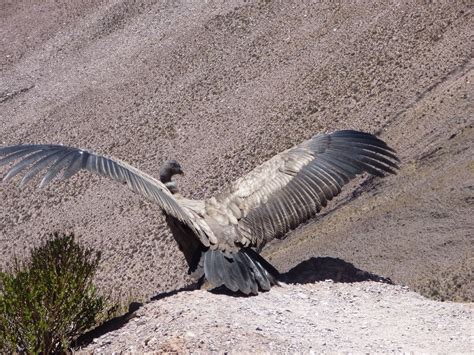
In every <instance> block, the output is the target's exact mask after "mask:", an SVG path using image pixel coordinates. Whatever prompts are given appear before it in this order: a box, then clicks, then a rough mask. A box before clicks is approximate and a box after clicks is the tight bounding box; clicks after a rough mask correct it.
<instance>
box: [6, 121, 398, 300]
mask: <svg viewBox="0 0 474 355" xmlns="http://www.w3.org/2000/svg"><path fill="white" fill-rule="evenodd" d="M0 157H3V158H1V159H0V166H2V165H6V164H9V163H12V162H15V161H18V160H19V161H18V162H17V163H16V164H15V165H13V166H12V167H11V168H10V170H9V171H8V172H7V173H6V174H5V175H4V178H3V180H4V181H7V180H10V179H11V178H13V177H14V176H16V175H18V174H20V173H22V172H24V173H25V174H24V175H23V178H22V179H21V182H20V185H24V184H26V183H27V182H28V181H30V180H31V179H33V178H34V177H35V176H36V175H37V174H38V173H39V172H40V171H42V170H45V171H46V173H45V175H44V176H43V177H42V180H41V182H40V187H42V186H44V185H46V184H47V183H49V182H50V181H51V180H53V179H54V178H55V177H59V178H62V179H67V178H69V177H71V176H73V175H74V174H75V173H77V172H78V171H80V170H82V169H84V170H88V171H90V172H93V173H96V174H99V175H101V176H104V177H108V178H110V179H113V180H115V181H118V182H121V183H123V184H126V185H127V186H128V187H129V188H130V189H131V190H133V191H134V192H136V193H139V194H141V195H143V196H144V197H146V198H148V199H149V200H151V201H152V202H154V203H156V204H157V205H158V206H159V207H160V208H161V209H162V210H163V212H164V214H165V216H166V221H167V223H168V225H169V227H170V229H171V231H172V233H173V236H174V238H175V239H176V241H177V243H178V245H179V248H180V250H181V251H182V252H183V254H184V256H185V258H186V261H187V263H188V265H189V272H190V274H191V275H193V277H195V278H196V279H197V280H201V281H206V283H207V285H208V286H210V287H211V288H215V287H220V286H225V287H226V288H228V289H229V290H232V291H240V292H242V293H244V294H257V293H258V291H259V290H263V291H267V290H269V289H270V287H271V286H272V285H275V284H278V271H277V270H276V269H275V268H274V267H273V266H272V265H270V263H268V262H267V261H266V260H265V259H263V257H261V256H260V255H259V254H258V251H260V250H261V249H262V247H263V246H264V245H265V243H267V242H268V241H270V240H272V239H273V238H280V237H282V236H283V235H285V234H286V233H287V232H288V231H289V230H291V229H293V228H295V227H297V226H298V225H300V224H301V223H303V222H305V221H307V220H308V219H310V218H311V217H313V216H314V215H315V214H316V213H318V212H319V211H320V210H321V208H322V207H324V206H326V205H327V202H328V201H329V200H331V199H332V198H333V197H334V196H336V195H338V194H339V193H340V192H341V188H342V186H343V185H344V184H346V183H347V182H349V180H351V179H352V178H354V177H355V176H356V175H358V174H361V173H364V172H367V173H370V174H373V175H376V176H383V175H384V174H385V173H395V171H396V169H398V166H397V162H399V160H398V158H397V157H396V155H395V151H394V150H393V149H391V148H390V147H388V146H387V144H386V143H384V142H383V141H382V140H380V139H378V138H376V137H375V136H373V135H371V134H368V133H363V132H357V131H350V130H346V131H337V132H334V133H330V134H318V135H315V136H314V137H313V138H311V139H309V140H307V141H304V142H303V143H301V144H299V145H297V146H295V147H293V148H290V149H288V150H285V151H284V152H282V153H280V154H277V155H275V156H274V157H273V158H271V159H270V160H268V161H266V162H265V163H263V164H262V165H260V166H258V167H256V168H255V169H254V170H253V171H251V172H250V173H248V174H247V175H246V176H244V177H242V178H240V179H238V180H237V181H234V182H233V183H232V184H231V185H230V186H229V187H228V188H227V189H226V190H225V191H224V192H222V193H219V194H217V195H216V196H214V197H212V198H210V199H208V200H190V199H186V198H184V197H183V196H181V195H180V194H179V193H178V192H177V187H176V182H175V181H173V180H172V177H173V175H175V174H182V173H183V172H182V170H181V166H180V165H179V163H178V162H176V161H175V160H171V161H168V162H167V163H165V165H164V166H163V167H162V168H161V169H160V178H159V180H158V179H155V178H153V177H152V176H150V175H147V174H146V173H144V172H142V171H140V170H138V169H136V168H134V167H133V166H131V165H129V164H127V163H125V162H123V161H120V160H118V159H115V158H109V157H105V156H101V155H98V154H94V153H92V152H89V151H87V150H84V149H78V148H72V147H66V146H62V145H49V144H45V145H42V144H41V145H16V146H8V147H0Z"/></svg>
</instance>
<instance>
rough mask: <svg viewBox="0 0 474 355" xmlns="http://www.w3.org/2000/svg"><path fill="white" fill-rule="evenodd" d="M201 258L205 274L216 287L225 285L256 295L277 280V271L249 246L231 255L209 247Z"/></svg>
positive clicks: (276, 282)
mask: <svg viewBox="0 0 474 355" xmlns="http://www.w3.org/2000/svg"><path fill="white" fill-rule="evenodd" d="M201 261H202V262H203V267H204V276H205V278H206V280H207V281H208V282H209V283H210V284H211V285H212V287H213V288H216V287H219V286H225V287H227V288H228V289H229V290H231V291H234V292H236V291H240V292H242V293H244V294H246V295H248V294H254V295H256V294H257V293H258V291H259V290H261V291H268V290H270V288H271V286H272V285H277V284H278V276H279V273H278V271H277V270H276V269H275V268H274V267H273V266H272V265H270V263H269V262H267V261H266V260H265V259H264V258H263V257H261V256H260V255H259V254H257V253H256V252H255V251H253V250H252V249H250V248H246V249H241V250H239V251H238V252H237V253H231V254H228V255H226V254H224V253H223V252H221V251H219V250H211V249H208V250H207V251H205V252H204V253H203V255H202V259H201Z"/></svg>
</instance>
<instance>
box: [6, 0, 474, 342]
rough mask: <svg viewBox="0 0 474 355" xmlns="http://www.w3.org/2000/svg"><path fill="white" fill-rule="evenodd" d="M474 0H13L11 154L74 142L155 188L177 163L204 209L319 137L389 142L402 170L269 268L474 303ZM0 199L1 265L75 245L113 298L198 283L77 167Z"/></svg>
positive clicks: (108, 185) (309, 231) (137, 215)
mask: <svg viewBox="0 0 474 355" xmlns="http://www.w3.org/2000/svg"><path fill="white" fill-rule="evenodd" d="M469 4H470V2H469V1H449V2H434V3H431V4H426V5H425V4H423V3H422V2H418V3H414V2H412V1H405V2H404V1H386V2H384V3H383V4H382V2H366V3H362V2H341V3H338V2H332V1H298V2H286V1H276V0H275V1H232V0H231V1H191V0H186V1H178V2H174V1H163V0H160V1H152V0H135V1H126V0H103V1H93V0H81V1H76V0H69V1H60V2H57V1H53V0H41V1H39V0H38V1H31V0H23V1H21V0H15V1H2V2H1V3H0V68H1V69H0V70H1V71H0V145H11V144H20V143H61V144H65V145H71V146H77V147H82V148H86V149H89V150H92V151H95V152H97V153H101V154H106V155H110V156H114V157H117V158H119V159H122V160H125V161H127V162H129V163H130V164H132V165H135V166H136V167H138V168H140V169H142V170H143V171H145V172H147V173H149V174H151V175H155V176H157V175H158V170H159V167H160V164H161V163H162V162H164V161H165V160H167V159H169V158H175V159H177V160H178V161H179V162H180V163H181V165H182V166H183V167H184V169H185V172H186V175H185V176H184V177H182V178H180V179H179V181H178V184H179V187H180V189H181V191H182V192H183V194H184V195H186V196H188V197H190V198H206V197H210V196H212V194H213V193H215V192H217V191H220V190H222V189H224V188H225V187H226V185H227V184H228V183H229V182H231V181H233V180H234V179H236V178H237V177H239V176H242V175H243V174H245V173H247V172H248V171H250V170H251V169H252V168H253V167H255V166H256V165H258V164H259V163H261V162H263V161H265V160H266V159H268V158H269V157H271V156H272V155H274V154H275V153H277V152H280V151H282V150H284V149H286V148H289V147H291V146H292V145H294V144H297V143H299V142H300V141H302V140H304V139H307V138H309V137H311V136H312V135H314V134H316V133H318V132H321V131H333V130H338V129H347V128H351V129H358V130H364V131H367V132H371V133H376V134H378V135H379V136H380V138H382V139H383V140H385V141H387V143H389V144H390V145H391V146H393V147H394V148H395V149H396V150H397V152H398V155H399V157H400V159H401V161H402V163H401V169H400V171H399V174H398V175H396V176H389V177H387V178H385V179H379V178H375V179H373V178H368V179H367V178H366V177H362V178H361V179H359V180H357V181H355V182H354V183H352V184H351V185H349V186H347V187H346V189H345V192H344V193H343V194H342V196H340V198H338V199H337V201H334V202H333V203H332V204H331V205H330V206H329V207H328V208H327V209H325V210H324V211H323V213H322V214H321V215H320V216H319V217H318V218H316V219H314V220H313V221H311V222H310V223H308V224H307V225H305V226H303V227H301V228H299V229H297V230H296V231H293V232H292V233H290V234H289V235H288V236H287V238H286V239H284V240H281V241H277V242H274V243H272V244H271V245H269V246H268V247H267V248H266V249H265V250H264V251H263V253H264V255H266V256H267V257H268V258H269V259H270V261H271V262H272V263H273V264H274V265H275V266H276V267H278V268H280V269H281V271H287V270H289V269H291V268H293V267H295V266H297V265H298V264H300V263H301V262H303V261H305V260H307V259H310V258H314V259H311V260H312V261H313V262H314V271H315V273H314V275H316V274H318V273H319V274H320V273H321V270H320V268H321V265H323V266H324V265H326V264H324V263H323V264H321V263H320V262H319V261H321V260H333V261H335V260H336V259H341V260H342V261H344V262H347V263H352V264H354V265H355V266H356V267H357V268H358V269H360V270H364V271H368V272H371V273H374V274H377V275H382V276H385V277H389V278H391V279H392V281H393V282H394V283H396V284H402V285H407V286H409V287H410V288H411V289H414V290H416V291H420V292H422V293H423V294H425V295H428V296H431V297H434V298H437V299H449V300H456V301H468V300H470V301H473V300H474V294H473V290H474V284H473V274H472V270H473V264H474V263H473V255H474V253H473V240H474V238H473V237H474V236H473V234H474V233H473V231H474V220H473V218H472V210H473V204H474V161H473V153H474V149H473V146H474V132H473V121H474V112H473V105H472V93H473V82H474V77H473V67H474V61H473V56H472V54H473V46H472V43H473V41H472V40H473V38H472V34H473V30H472V29H473V18H472V6H470V5H469ZM4 172H5V168H2V169H1V170H0V175H1V174H3V173H4ZM0 199H1V201H2V207H1V209H0V254H1V260H0V267H6V266H7V265H8V263H9V262H10V261H11V260H12V257H13V256H14V255H17V256H24V255H27V254H28V249H29V247H31V246H33V245H37V244H38V243H40V242H41V240H42V239H44V238H45V236H46V235H47V234H48V233H50V232H53V231H56V230H59V231H74V232H75V233H76V234H77V235H80V239H79V240H80V241H81V242H82V243H84V244H87V245H89V246H93V247H95V248H97V249H99V250H101V251H102V252H103V263H102V267H101V270H100V273H99V275H98V282H99V284H100V286H101V287H102V289H103V290H104V291H105V292H108V293H111V294H112V295H113V296H114V297H120V298H121V299H122V300H125V301H127V300H138V299H146V298H149V297H150V296H153V295H156V294H157V293H159V292H163V291H166V290H174V289H177V288H179V287H182V286H184V285H185V284H186V283H187V282H188V279H187V278H186V275H185V271H186V267H185V263H184V259H183V257H182V256H181V254H180V252H179V251H178V248H177V247H176V245H175V243H174V241H173V240H172V237H171V236H170V233H169V232H168V231H167V229H166V228H165V227H164V219H163V217H162V216H161V213H160V210H159V209H158V208H157V207H156V206H153V205H152V204H150V203H148V202H147V201H145V200H144V199H142V198H140V197H139V196H137V195H135V194H133V193H131V192H129V191H128V190H127V189H126V188H125V187H123V186H120V185H116V184H114V183H113V182H111V181H107V180H105V179H101V178H99V177H97V176H91V175H89V174H87V173H81V174H79V175H78V176H75V177H73V178H72V179H70V180H69V181H67V182H59V183H55V184H52V185H49V186H48V187H47V188H45V189H43V190H40V191H38V190H37V189H36V187H35V186H34V185H29V186H27V187H26V188H24V189H19V188H18V181H13V182H10V183H8V184H0ZM322 257H327V258H326V259H322ZM328 258H329V259H328ZM337 265H338V264H337V263H336V266H335V267H336V268H337ZM305 270H306V271H305V273H306V274H307V275H306V281H308V279H311V277H313V276H312V275H313V274H312V273H311V271H309V272H308V270H307V269H305ZM295 277H297V275H296V276H295ZM341 277H343V275H342V276H341ZM314 279H315V280H317V279H318V278H317V277H316V276H314ZM370 350H375V349H370Z"/></svg>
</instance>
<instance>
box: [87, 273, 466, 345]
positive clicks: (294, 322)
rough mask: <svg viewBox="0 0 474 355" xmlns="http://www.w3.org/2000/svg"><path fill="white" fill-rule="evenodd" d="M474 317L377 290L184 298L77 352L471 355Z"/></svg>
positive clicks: (295, 289) (355, 287) (405, 293)
mask: <svg viewBox="0 0 474 355" xmlns="http://www.w3.org/2000/svg"><path fill="white" fill-rule="evenodd" d="M472 317H473V308H472V305H464V304H456V303H450V302H436V301H432V300H429V299H426V298H424V297H422V296H420V295H418V294H417V293H414V292H412V291H409V290H408V288H406V287H401V286H393V285H387V284H382V283H376V282H359V283H334V282H332V281H323V282H318V283H313V284H303V285H283V286H282V287H275V288H273V289H272V290H271V291H270V292H267V293H263V294H260V295H259V296H257V297H232V296H228V295H225V294H213V293H210V292H207V291H203V290H197V291H183V292H179V293H177V294H175V295H172V296H169V297H166V298H162V299H160V300H157V301H152V302H150V303H148V304H146V305H144V306H142V307H141V308H140V309H139V310H138V311H136V312H135V314H134V317H132V318H131V319H130V320H129V322H128V323H126V324H125V325H124V326H123V327H121V328H120V329H118V330H115V331H113V332H110V333H107V334H105V335H103V336H101V337H99V338H97V339H95V340H94V341H93V342H92V343H91V344H90V345H88V346H87V347H85V348H84V349H82V351H79V352H87V353H89V352H94V353H112V352H126V353H141V352H148V351H159V352H178V353H196V352H214V351H215V352H220V353H226V352H227V353H239V352H278V353H285V352H305V353H309V352H311V351H313V352H314V353H321V352H325V353H327V352H357V353H367V352H370V353H387V352H396V353H400V352H416V353H421V352H424V353H470V352H471V353H472V352H474V344H473V336H474V333H473V318H472Z"/></svg>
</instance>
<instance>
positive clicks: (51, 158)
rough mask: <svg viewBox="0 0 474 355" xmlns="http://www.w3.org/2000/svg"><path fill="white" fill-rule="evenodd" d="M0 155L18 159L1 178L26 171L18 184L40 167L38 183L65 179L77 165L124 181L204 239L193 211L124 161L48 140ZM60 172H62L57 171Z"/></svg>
mask: <svg viewBox="0 0 474 355" xmlns="http://www.w3.org/2000/svg"><path fill="white" fill-rule="evenodd" d="M1 157H3V158H1ZM0 158H1V159H0V166H2V165H5V164H8V163H11V162H14V161H17V160H19V162H18V163H16V164H15V165H13V166H12V167H11V169H10V170H9V171H8V172H7V173H6V174H5V176H4V178H3V180H4V181H8V180H10V179H11V178H13V177H14V176H16V175H18V174H20V173H22V172H26V173H25V175H24V176H23V178H22V179H21V182H20V185H21V186H22V185H25V184H26V183H28V182H29V181H30V180H31V179H32V178H34V177H35V176H36V175H37V174H38V173H40V172H41V171H43V170H45V171H46V173H45V175H44V176H43V178H42V180H41V183H40V187H43V186H45V185H46V184H48V183H49V182H51V180H53V179H54V178H55V177H58V178H59V179H67V178H69V177H71V176H73V175H74V174H75V173H77V172H78V171H79V170H81V169H85V170H88V171H90V172H93V173H96V174H99V175H101V176H105V177H108V178H110V179H113V180H115V181H118V182H120V183H123V184H126V185H127V186H128V187H129V188H130V189H131V190H132V191H134V192H136V193H139V194H141V195H143V196H145V197H146V198H148V199H149V200H151V201H152V202H154V203H156V204H157V205H158V206H160V207H161V209H163V211H165V212H166V213H167V214H169V215H171V216H173V217H175V218H177V219H178V220H180V221H181V222H184V223H186V224H188V225H189V226H190V227H191V228H192V229H193V230H194V231H195V232H196V233H197V234H198V236H202V237H203V238H204V239H206V238H205V237H204V235H203V231H202V230H201V228H200V227H199V226H198V225H197V224H196V219H195V216H194V215H193V213H191V212H190V210H189V209H188V208H187V207H186V206H185V205H182V204H181V203H180V201H179V200H178V199H176V198H175V197H174V196H173V195H172V194H171V192H170V191H169V190H168V188H167V187H166V186H165V185H164V184H163V183H162V182H161V181H159V180H157V179H155V178H153V177H151V176H150V175H148V174H145V173H144V172H142V171H140V170H138V169H136V168H134V167H133V166H131V165H129V164H127V163H125V162H122V161H119V160H117V159H113V158H108V157H105V156H101V155H97V154H94V153H91V152H89V151H87V150H84V149H78V148H72V147H66V146H62V145H49V144H41V145H16V146H9V147H0ZM61 172H62V174H60V173H61ZM200 239H201V238H200Z"/></svg>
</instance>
